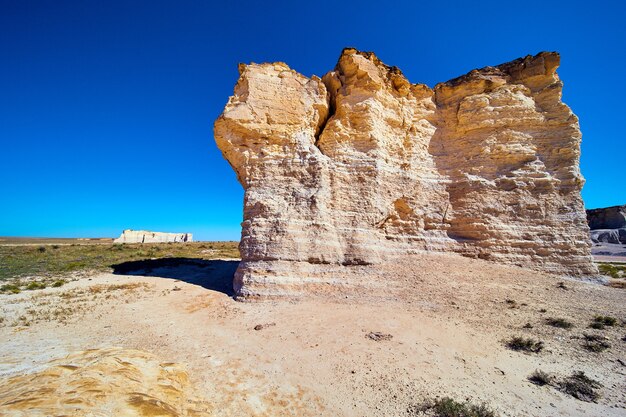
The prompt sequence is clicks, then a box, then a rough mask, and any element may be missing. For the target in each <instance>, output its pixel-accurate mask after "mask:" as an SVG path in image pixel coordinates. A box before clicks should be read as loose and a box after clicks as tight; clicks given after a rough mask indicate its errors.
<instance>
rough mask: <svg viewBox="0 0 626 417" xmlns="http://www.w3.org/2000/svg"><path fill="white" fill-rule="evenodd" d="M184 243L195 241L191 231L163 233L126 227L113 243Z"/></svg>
mask: <svg viewBox="0 0 626 417" xmlns="http://www.w3.org/2000/svg"><path fill="white" fill-rule="evenodd" d="M168 242H175V243H184V242H193V235H192V234H191V233H163V232H150V231H147V230H131V229H126V230H124V231H123V232H122V234H121V235H120V237H118V238H117V239H114V240H113V243H168Z"/></svg>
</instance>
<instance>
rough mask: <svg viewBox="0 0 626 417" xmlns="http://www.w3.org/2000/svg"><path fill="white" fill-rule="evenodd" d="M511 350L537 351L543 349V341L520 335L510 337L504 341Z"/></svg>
mask: <svg viewBox="0 0 626 417" xmlns="http://www.w3.org/2000/svg"><path fill="white" fill-rule="evenodd" d="M505 345H506V347H508V348H509V349H511V350H516V351H523V352H532V353H539V352H541V351H542V350H543V342H542V341H540V340H535V339H532V338H528V339H525V338H523V337H520V336H515V337H512V338H510V339H509V340H507V341H506V343H505Z"/></svg>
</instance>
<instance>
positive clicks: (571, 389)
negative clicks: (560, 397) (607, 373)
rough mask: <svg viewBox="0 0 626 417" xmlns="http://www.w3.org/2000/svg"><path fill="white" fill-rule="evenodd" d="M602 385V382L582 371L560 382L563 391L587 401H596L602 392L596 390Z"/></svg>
mask: <svg viewBox="0 0 626 417" xmlns="http://www.w3.org/2000/svg"><path fill="white" fill-rule="evenodd" d="M600 387H602V384H600V383H599V382H598V381H595V380H593V379H591V378H589V377H588V376H587V375H585V373H584V372H581V371H577V372H574V373H573V374H572V375H570V376H568V377H566V378H564V379H563V380H562V381H561V382H560V383H559V388H560V389H561V391H563V392H564V393H566V394H569V395H571V396H572V397H574V398H576V399H579V400H581V401H587V402H594V401H596V400H597V399H598V398H600V394H598V392H597V391H596V389H598V388H600Z"/></svg>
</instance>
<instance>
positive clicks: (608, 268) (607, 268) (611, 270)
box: [598, 263, 626, 278]
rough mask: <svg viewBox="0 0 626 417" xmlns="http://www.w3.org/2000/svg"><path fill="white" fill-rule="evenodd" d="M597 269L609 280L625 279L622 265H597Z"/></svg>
mask: <svg viewBox="0 0 626 417" xmlns="http://www.w3.org/2000/svg"><path fill="white" fill-rule="evenodd" d="M598 269H599V270H600V273H601V274H603V275H608V276H610V277H611V278H626V265H624V264H606V263H599V264H598Z"/></svg>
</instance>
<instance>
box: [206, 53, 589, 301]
mask: <svg viewBox="0 0 626 417" xmlns="http://www.w3.org/2000/svg"><path fill="white" fill-rule="evenodd" d="M558 64H559V55H558V54H557V53H547V52H542V53H540V54H538V55H536V56H534V57H533V56H527V57H525V58H521V59H518V60H515V61H513V62H510V63H507V64H504V65H500V66H497V67H486V68H483V69H480V70H474V71H472V72H470V73H469V74H467V75H465V76H462V77H460V78H457V79H454V80H451V81H448V82H445V83H441V84H438V85H437V86H435V88H434V90H433V89H430V88H429V87H428V86H426V85H423V84H411V83H410V82H409V81H408V80H407V79H406V78H405V77H404V76H403V74H402V72H401V71H400V70H399V69H398V68H396V67H389V66H387V65H385V64H383V63H382V62H381V61H380V60H379V59H378V58H377V57H376V56H375V55H374V54H373V53H369V52H360V51H357V50H355V49H352V48H347V49H345V50H344V51H343V52H342V54H341V56H340V58H339V61H338V63H337V66H336V67H335V69H334V70H333V71H331V72H329V73H327V74H326V75H324V77H322V78H321V79H320V78H319V77H316V76H313V77H311V78H308V77H305V76H303V75H301V74H299V73H297V72H296V71H294V70H292V69H290V68H289V67H288V66H287V65H286V64H284V63H271V64H250V65H243V64H242V65H240V68H239V71H240V77H239V81H238V82H237V85H236V86H235V92H234V95H233V96H232V97H230V99H229V101H228V104H227V105H226V108H225V109H224V112H223V114H222V115H221V116H220V117H219V118H218V119H217V121H216V122H215V128H214V133H215V139H216V142H217V144H218V146H219V148H220V149H221V150H222V153H223V155H224V157H225V158H226V159H227V160H228V161H229V162H230V164H231V165H232V167H233V169H234V170H235V171H236V173H237V177H238V179H239V181H240V182H241V184H242V185H243V187H244V189H245V197H244V220H243V223H242V238H241V243H240V251H241V257H242V262H241V264H240V266H239V269H238V271H237V274H236V276H235V289H236V291H237V292H238V294H239V295H242V296H246V297H254V296H272V295H282V294H292V293H294V292H296V293H297V292H298V290H299V289H302V288H304V287H308V286H315V284H324V283H325V284H330V285H333V284H337V283H339V282H341V277H342V276H348V275H350V274H352V275H354V273H355V271H357V270H358V266H360V265H367V264H378V263H381V262H401V259H400V260H398V258H402V256H404V255H406V254H410V253H419V252H422V251H454V252H459V253H461V254H464V255H466V256H471V257H480V258H484V259H490V260H495V261H498V262H502V263H513V264H519V265H523V266H526V267H531V268H536V269H540V270H544V271H549V272H555V273H561V274H568V275H575V276H580V275H586V274H595V273H597V270H596V268H595V266H594V265H593V263H592V258H591V255H590V241H589V237H588V231H589V230H588V227H587V223H586V219H585V210H584V207H583V203H582V200H581V197H580V189H581V187H582V184H583V182H584V180H583V178H582V176H581V174H580V170H579V165H578V161H579V156H580V147H579V144H580V139H581V134H580V130H579V128H578V119H577V118H576V116H575V115H574V114H572V112H571V111H570V109H569V108H568V107H567V106H566V105H565V104H563V103H562V102H561V88H562V83H561V81H560V80H559V78H558V76H557V74H556V68H557V66H558ZM355 268H356V269H355ZM316 288H317V289H319V288H320V286H319V285H318V286H317V287H316Z"/></svg>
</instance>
